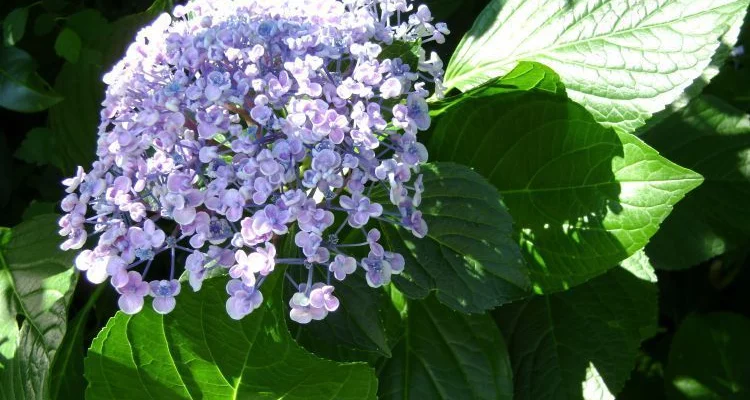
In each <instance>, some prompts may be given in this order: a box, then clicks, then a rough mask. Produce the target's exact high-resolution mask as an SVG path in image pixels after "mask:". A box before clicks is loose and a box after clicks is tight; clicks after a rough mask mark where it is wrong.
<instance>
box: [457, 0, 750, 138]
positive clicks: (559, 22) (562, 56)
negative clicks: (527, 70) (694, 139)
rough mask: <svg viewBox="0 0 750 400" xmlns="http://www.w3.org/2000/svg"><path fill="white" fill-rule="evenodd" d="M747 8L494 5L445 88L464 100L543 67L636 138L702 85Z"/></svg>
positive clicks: (676, 1) (498, 1)
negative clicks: (516, 73)
mask: <svg viewBox="0 0 750 400" xmlns="http://www.w3.org/2000/svg"><path fill="white" fill-rule="evenodd" d="M747 6H748V0H697V1H696V0H659V1H651V2H649V1H636V2H624V1H619V0H531V1H529V0H493V1H492V2H491V3H490V4H489V5H488V6H487V8H485V10H484V11H483V12H482V14H480V16H479V17H478V18H477V20H476V21H475V23H474V26H473V27H472V28H471V30H470V31H469V32H468V33H467V34H466V35H465V36H464V38H463V40H462V42H461V44H459V46H458V49H457V50H456V52H455V53H454V55H453V58H452V59H451V61H450V63H449V64H448V67H447V71H446V78H445V85H446V87H448V88H453V87H455V88H458V89H460V90H463V91H465V90H468V89H471V88H474V87H477V86H479V85H481V84H482V83H484V82H486V81H488V80H490V79H492V78H495V77H498V76H502V75H504V74H505V73H507V72H508V71H510V70H511V69H512V68H513V66H514V65H515V64H516V63H517V62H518V61H522V60H526V61H538V62H542V63H544V64H547V65H549V66H550V67H552V69H554V70H555V71H557V72H558V73H559V74H560V76H561V77H562V81H563V82H564V83H565V86H566V87H567V88H568V95H569V96H570V98H571V99H573V100H575V101H576V102H578V103H581V104H583V105H584V106H585V107H586V109H587V110H589V111H590V112H591V113H592V114H593V116H594V119H595V120H596V121H598V122H600V123H602V124H603V125H605V126H608V127H614V128H617V130H619V131H622V132H633V131H634V130H635V129H637V128H638V127H639V126H642V125H643V124H644V123H645V121H646V120H647V119H648V118H649V117H650V116H651V115H652V114H654V113H655V112H658V111H661V110H663V109H664V108H665V106H667V105H669V104H670V103H672V102H673V101H675V100H676V99H678V97H679V96H680V95H681V94H682V93H683V92H684V91H685V89H686V88H687V87H688V86H690V85H691V84H692V83H693V81H694V80H696V79H697V78H699V77H700V76H701V74H702V73H703V72H704V70H705V69H706V68H707V67H708V66H709V63H710V62H711V60H712V57H713V56H714V53H715V52H716V50H717V48H718V46H719V43H720V37H721V36H722V35H724V34H725V33H726V32H727V31H729V30H730V28H731V27H733V26H735V25H736V23H737V21H738V20H741V19H742V16H743V12H744V10H745V9H746V8H747ZM735 38H736V32H735ZM735 38H730V39H731V40H734V39H735ZM704 78H710V77H707V76H704Z"/></svg>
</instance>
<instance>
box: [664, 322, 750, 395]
mask: <svg viewBox="0 0 750 400" xmlns="http://www.w3.org/2000/svg"><path fill="white" fill-rule="evenodd" d="M748 332H750V320H748V319H747V318H746V317H744V316H742V315H739V314H733V313H712V314H706V315H691V316H689V317H688V318H686V319H685V321H684V322H683V323H682V325H680V328H679V329H678V330H677V333H676V334H675V336H674V339H673V340H672V347H671V348H670V351H669V363H668V364H667V370H666V376H665V380H666V382H667V398H668V399H691V400H697V399H701V400H704V399H705V400H709V399H711V400H720V399H721V400H724V399H727V400H739V399H746V398H748V396H750V363H748V362H747V355H748V354H750V343H748V341H747V334H748Z"/></svg>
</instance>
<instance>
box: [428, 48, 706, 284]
mask: <svg viewBox="0 0 750 400" xmlns="http://www.w3.org/2000/svg"><path fill="white" fill-rule="evenodd" d="M435 110H436V111H435V112H434V115H435V119H434V121H433V128H432V136H431V138H430V140H429V142H428V149H429V151H430V157H431V159H432V160H436V161H453V162H458V163H462V164H465V165H468V166H470V167H471V168H473V169H474V170H475V171H477V172H478V173H480V174H481V175H483V176H484V177H485V178H487V179H488V180H489V182H490V183H492V184H493V185H495V187H497V189H498V190H499V191H500V193H501V194H502V196H503V201H504V203H505V205H506V206H507V207H508V210H509V211H510V215H511V217H512V218H513V224H514V228H515V234H516V237H517V239H518V241H519V243H520V245H521V249H522V252H523V253H524V256H525V259H526V261H527V263H528V265H529V267H528V268H529V271H530V276H531V282H532V285H533V287H534V290H535V291H536V292H537V293H547V292H554V291H559V290H565V289H568V288H570V287H573V286H575V285H578V284H581V283H583V282H586V281H587V280H589V279H591V278H594V277H596V276H598V275H600V274H602V273H604V272H605V271H607V270H608V269H610V268H612V267H614V266H615V265H617V264H618V263H619V262H620V261H622V260H624V259H626V258H627V257H629V256H630V255H632V254H633V253H635V252H636V251H638V250H639V249H642V248H643V247H644V246H645V245H646V243H647V242H648V240H649V238H651V236H653V235H654V233H656V231H657V230H658V229H659V225H660V223H661V222H662V221H663V220H664V219H665V218H666V217H667V215H669V213H670V212H671V210H672V206H673V205H674V204H676V203H677V202H678V201H679V200H680V199H682V197H683V196H685V194H686V193H688V192H689V191H690V190H692V189H693V188H695V187H696V186H698V185H699V184H700V183H701V181H702V178H701V176H700V175H698V174H696V173H695V172H692V171H690V170H688V169H685V168H682V167H680V166H679V165H676V164H674V163H672V162H670V161H669V160H667V159H666V158H664V157H662V156H660V155H659V154H658V153H657V152H656V151H655V150H654V149H652V148H650V147H649V146H647V145H646V144H645V143H643V142H642V141H641V140H640V139H638V138H636V137H635V136H633V135H631V134H622V133H617V132H615V131H614V130H612V129H609V128H605V127H603V126H601V125H599V124H598V123H597V122H596V121H595V120H594V118H593V117H592V116H591V114H590V113H589V112H588V111H586V109H585V108H583V107H582V106H581V105H579V104H576V103H574V102H573V101H571V100H569V99H568V98H567V97H566V96H565V94H564V92H563V91H562V86H561V85H559V80H558V78H557V76H556V75H555V74H554V72H552V71H551V70H550V69H549V68H547V67H545V66H543V65H540V64H537V63H522V64H520V65H519V66H518V67H517V68H516V69H515V70H514V71H512V72H511V73H510V74H509V75H508V79H506V78H503V79H499V80H495V81H493V82H490V83H488V84H487V85H484V86H481V87H479V88H477V89H474V90H472V91H470V92H467V93H464V94H462V95H459V96H456V97H453V98H448V99H445V100H444V101H443V102H441V103H438V104H437V105H436V107H435ZM488 121H492V122H489V123H488Z"/></svg>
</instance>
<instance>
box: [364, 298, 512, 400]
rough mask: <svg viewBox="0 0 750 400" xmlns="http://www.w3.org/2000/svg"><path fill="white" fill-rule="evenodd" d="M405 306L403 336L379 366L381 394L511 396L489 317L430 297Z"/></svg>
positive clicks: (502, 351)
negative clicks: (388, 356) (449, 306)
mask: <svg viewBox="0 0 750 400" xmlns="http://www.w3.org/2000/svg"><path fill="white" fill-rule="evenodd" d="M407 308H408V311H407V313H408V317H407V318H406V320H405V321H404V325H405V330H404V335H403V337H402V339H401V341H400V342H399V343H398V344H397V345H396V347H395V348H394V349H393V357H392V358H390V359H388V360H386V361H385V363H384V364H383V366H382V367H381V368H380V374H379V379H380V390H379V392H378V396H379V398H381V399H384V400H387V399H508V400H509V399H512V398H513V377H512V371H511V367H510V358H509V356H508V350H507V348H506V347H505V341H504V340H503V337H502V335H501V334H500V331H499V330H498V328H497V327H496V326H495V324H494V323H493V321H492V318H490V317H489V316H488V315H486V314H480V315H466V314H461V313H458V312H456V311H454V310H451V309H450V308H447V307H446V306H444V305H442V304H440V303H439V302H438V301H437V300H436V299H435V298H434V296H430V297H428V298H427V299H425V300H420V301H409V302H408V305H407Z"/></svg>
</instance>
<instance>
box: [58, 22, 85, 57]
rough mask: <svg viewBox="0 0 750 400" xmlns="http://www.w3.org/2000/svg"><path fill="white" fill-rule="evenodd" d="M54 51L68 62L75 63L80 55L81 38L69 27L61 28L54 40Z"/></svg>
mask: <svg viewBox="0 0 750 400" xmlns="http://www.w3.org/2000/svg"><path fill="white" fill-rule="evenodd" d="M55 53H57V55H58V56H60V57H62V58H64V59H66V60H67V61H68V62H70V63H73V64H75V63H77V62H78V57H80V55H81V38H80V37H78V34H77V33H75V31H73V30H72V29H70V28H65V29H63V30H62V31H61V32H60V34H59V35H57V40H56V41H55Z"/></svg>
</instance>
